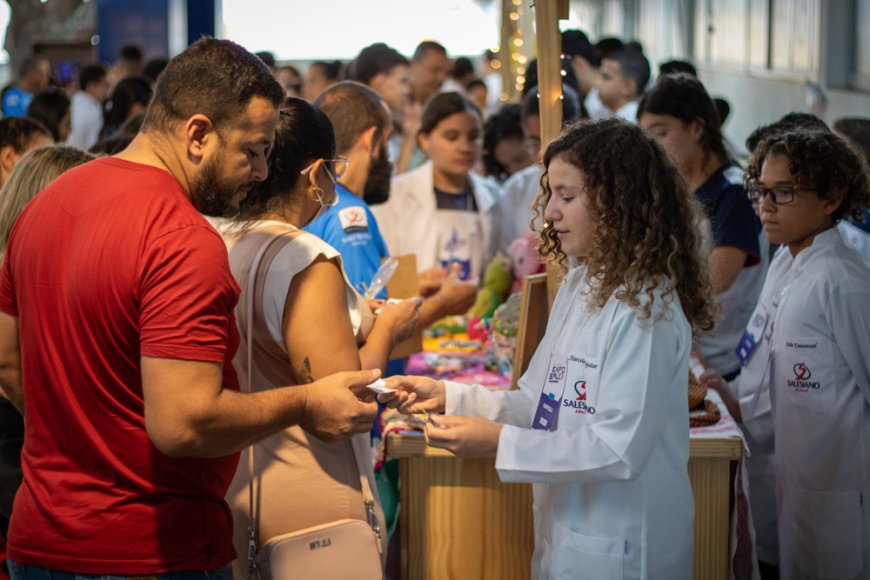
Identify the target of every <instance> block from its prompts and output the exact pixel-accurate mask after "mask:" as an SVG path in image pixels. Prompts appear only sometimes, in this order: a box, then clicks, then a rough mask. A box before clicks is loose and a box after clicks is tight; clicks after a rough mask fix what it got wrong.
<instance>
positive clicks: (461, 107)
mask: <svg viewBox="0 0 870 580" xmlns="http://www.w3.org/2000/svg"><path fill="white" fill-rule="evenodd" d="M482 137H483V128H482V121H481V115H480V111H479V110H478V109H477V107H475V106H474V104H473V103H472V102H471V101H469V100H468V98H466V97H465V96H463V95H461V94H459V93H441V94H438V95H436V96H434V97H433V98H432V99H431V100H430V101H429V103H428V104H427V105H426V108H425V110H424V111H423V118H422V121H421V127H420V133H419V136H418V139H419V141H420V146H421V147H422V149H423V150H424V151H425V152H426V154H427V155H428V156H429V158H430V161H428V162H427V163H425V164H423V165H421V166H420V167H418V168H417V169H415V170H414V171H411V172H409V173H406V174H403V175H399V176H397V177H395V178H393V182H392V185H391V188H390V199H389V200H388V201H387V203H385V204H383V205H379V206H376V207H375V208H373V210H374V213H375V216H376V217H377V218H378V222H379V223H380V224H381V225H382V227H383V232H384V238H385V239H386V241H387V247H389V248H390V251H392V252H393V253H394V254H416V256H417V265H418V267H419V268H421V269H427V268H451V269H452V268H458V269H459V271H460V277H461V278H462V279H464V280H468V279H471V280H474V279H479V278H482V277H483V270H484V268H486V266H487V264H488V263H489V261H490V259H492V257H493V255H494V254H495V252H496V250H497V249H498V243H497V239H498V235H499V231H500V221H501V220H500V214H499V211H498V201H499V195H498V191H497V190H496V188H495V186H494V185H492V184H491V183H489V182H487V181H486V180H484V179H483V178H482V177H480V176H479V175H476V174H475V173H473V172H472V167H474V164H475V163H477V160H478V157H479V156H480V148H481V140H482Z"/></svg>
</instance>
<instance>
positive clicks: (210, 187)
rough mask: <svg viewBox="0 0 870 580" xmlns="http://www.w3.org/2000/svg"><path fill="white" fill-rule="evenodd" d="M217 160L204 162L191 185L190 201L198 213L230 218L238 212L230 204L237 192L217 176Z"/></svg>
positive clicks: (237, 209)
mask: <svg viewBox="0 0 870 580" xmlns="http://www.w3.org/2000/svg"><path fill="white" fill-rule="evenodd" d="M217 165H218V164H217V160H216V159H212V160H211V161H208V162H206V164H205V165H204V166H203V168H202V171H201V172H200V174H199V176H198V177H197V178H196V179H195V180H194V181H193V183H192V184H191V196H190V197H191V199H192V200H193V205H194V207H196V209H198V210H199V212H200V213H202V214H205V215H207V216H212V217H232V216H234V215H236V214H237V213H238V211H239V208H238V207H235V206H234V205H233V203H232V200H233V197H235V195H236V193H237V192H238V191H239V189H238V188H233V187H231V186H230V184H228V183H227V182H226V180H224V179H223V178H222V177H221V176H220V175H218V169H217Z"/></svg>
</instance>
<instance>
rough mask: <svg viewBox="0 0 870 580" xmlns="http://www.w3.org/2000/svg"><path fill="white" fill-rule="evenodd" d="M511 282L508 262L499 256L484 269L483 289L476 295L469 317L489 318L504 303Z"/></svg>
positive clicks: (511, 277) (511, 275)
mask: <svg viewBox="0 0 870 580" xmlns="http://www.w3.org/2000/svg"><path fill="white" fill-rule="evenodd" d="M512 282H513V274H512V272H511V263H510V261H509V260H508V259H507V258H506V257H504V256H502V255H501V254H498V255H496V257H495V258H493V259H492V261H491V262H490V263H489V266H487V267H486V273H485V274H484V278H483V288H481V289H480V290H479V291H478V293H477V300H475V302H474V305H473V306H472V307H471V309H470V310H469V311H468V314H469V316H476V317H478V318H489V317H490V316H492V313H493V312H495V309H496V308H498V306H499V305H500V304H501V303H502V302H504V299H505V297H506V296H507V293H508V290H510V287H511V283H512Z"/></svg>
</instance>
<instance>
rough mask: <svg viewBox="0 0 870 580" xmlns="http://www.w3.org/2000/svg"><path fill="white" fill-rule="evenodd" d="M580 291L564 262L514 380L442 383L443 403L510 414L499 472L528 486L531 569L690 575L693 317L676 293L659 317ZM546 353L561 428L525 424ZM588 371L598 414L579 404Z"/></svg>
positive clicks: (580, 273) (607, 575)
mask: <svg viewBox="0 0 870 580" xmlns="http://www.w3.org/2000/svg"><path fill="white" fill-rule="evenodd" d="M587 289H588V284H587V283H586V280H585V267H582V266H581V267H579V268H575V269H573V270H571V271H570V272H569V274H568V277H567V280H566V282H565V284H564V286H563V287H562V288H561V289H560V290H559V293H558V294H557V296H556V301H555V303H554V305H553V310H552V312H551V314H550V320H549V323H548V325H547V332H546V335H545V336H544V338H543V340H542V342H541V344H540V346H539V347H538V349H537V350H536V351H535V354H534V356H533V358H532V360H531V363H530V365H529V369H528V371H527V372H526V373H525V374H524V375H523V376H522V378H521V379H520V381H519V389H518V390H516V391H501V392H490V391H488V390H487V389H485V388H483V387H481V386H473V387H469V386H467V385H460V384H457V383H447V390H446V401H447V408H446V412H447V413H448V414H452V415H478V416H483V417H486V418H488V419H491V420H495V421H499V422H502V423H505V424H506V426H505V427H504V428H503V429H502V432H501V437H500V439H499V444H498V454H497V457H496V468H497V469H498V472H499V475H500V477H501V479H502V480H503V481H505V482H531V483H533V484H535V485H534V513H535V553H534V557H533V561H532V577H533V578H537V579H550V578H554V579H555V578H559V579H561V578H565V579H568V578H570V579H572V580H576V579H580V580H583V579H588V580H610V579H622V578H650V579H658V578H660V579H663V580H674V579H684V578H690V577H691V573H692V542H693V528H692V522H693V518H694V501H693V498H692V489H691V486H690V484H689V478H688V475H687V464H688V460H689V418H688V406H687V404H686V401H687V376H688V361H689V351H690V348H691V344H692V338H691V330H690V327H689V324H688V322H687V321H686V319H685V317H684V316H683V313H682V310H681V308H680V305H679V301H678V300H677V299H676V298H674V302H673V303H671V304H670V305H669V306H668V307H667V309H668V312H667V313H666V318H665V319H664V320H662V321H659V322H656V323H655V324H651V323H650V321H649V320H646V321H639V320H638V315H639V312H638V311H637V310H635V309H632V308H631V307H629V306H628V304H626V303H625V302H623V301H619V300H617V299H615V298H613V297H611V299H610V300H609V301H608V302H607V304H605V306H604V307H603V308H602V309H601V310H598V311H593V312H590V311H589V310H587V302H586V296H585V295H584V291H586V290H587ZM656 303H657V304H656V306H658V307H659V310H660V309H661V306H662V302H661V299H660V293H659V292H656ZM554 353H555V354H556V356H559V357H563V356H567V357H569V359H568V360H569V362H568V373H567V379H568V380H567V383H566V390H565V394H564V398H563V406H562V407H561V410H560V413H559V417H558V423H557V425H558V428H557V430H556V431H553V432H548V431H539V430H532V429H530V428H529V427H530V425H531V422H532V419H533V417H534V414H535V411H536V408H537V403H538V400H539V397H540V394H541V392H542V387H543V385H544V381H545V377H546V376H547V371H548V369H549V365H550V357H551V355H553V354H554ZM579 378H582V379H583V380H579ZM584 380H585V389H584V390H583V393H582V394H583V395H584V396H585V402H586V404H587V405H588V406H590V407H593V408H594V412H592V411H591V410H590V409H588V408H586V409H584V412H581V410H580V409H578V408H577V406H576V403H577V402H579V401H580V400H581V397H580V396H579V395H580V394H581V391H580V390H577V385H578V384H580V383H583V381H584ZM572 405H574V406H572Z"/></svg>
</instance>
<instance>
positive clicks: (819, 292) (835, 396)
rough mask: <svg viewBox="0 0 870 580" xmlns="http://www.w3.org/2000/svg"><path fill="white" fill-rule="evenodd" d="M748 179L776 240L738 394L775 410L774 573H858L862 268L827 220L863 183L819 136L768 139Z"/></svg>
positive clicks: (744, 407) (741, 350)
mask: <svg viewBox="0 0 870 580" xmlns="http://www.w3.org/2000/svg"><path fill="white" fill-rule="evenodd" d="M748 174H749V177H750V185H749V189H748V192H749V195H750V197H751V199H753V201H754V202H755V203H756V204H757V206H758V208H759V213H760V216H761V220H762V224H763V226H764V229H765V232H766V233H767V235H768V237H769V238H770V241H771V242H773V243H780V244H783V245H784V247H783V248H782V249H781V250H780V251H779V252H778V253H777V255H776V257H775V258H774V260H773V263H772V264H771V266H770V271H769V273H768V277H767V280H766V281H765V287H764V290H763V291H762V300H761V301H760V302H759V305H758V307H757V308H756V311H755V313H754V314H753V317H752V322H750V328H747V332H746V334H745V335H744V340H742V341H741V345H740V347H738V356H741V358H742V359H743V360H745V363H744V371H751V372H746V376H745V377H744V376H741V377H740V385H739V386H740V390H739V392H738V395H737V396H739V397H740V398H741V400H740V401H739V408H740V412H741V414H742V415H743V418H744V419H746V418H747V417H748V418H753V417H757V416H758V415H759V413H760V412H761V411H762V410H763V409H764V408H766V407H768V406H769V408H771V409H772V412H773V436H772V437H770V438H769V439H770V443H771V445H770V446H769V447H772V448H773V449H774V451H773V465H774V474H775V479H776V481H775V494H776V512H777V528H778V540H779V572H780V577H781V578H786V579H791V578H867V577H868V575H870V518H868V511H867V509H866V508H865V507H864V497H865V496H867V494H868V493H870V476H868V470H870V406H868V403H870V358H868V345H870V270H868V269H867V267H866V265H865V264H864V263H863V262H862V259H861V256H860V255H859V254H858V253H856V252H855V251H853V250H852V249H850V248H849V247H848V246H847V245H846V244H845V243H844V240H843V238H842V236H841V235H840V233H839V232H838V231H837V228H836V227H835V225H836V223H837V221H839V220H840V219H841V218H843V217H845V216H847V215H849V214H854V213H856V212H860V208H861V207H862V206H865V205H867V203H868V200H870V184H868V179H867V175H866V173H865V169H864V165H863V164H862V163H861V161H860V159H859V158H858V157H857V155H856V154H855V153H854V152H853V151H851V150H850V149H849V148H848V146H847V145H846V143H845V142H844V141H843V140H842V139H840V138H839V137H837V136H835V135H833V134H832V133H830V132H828V131H812V132H810V131H797V132H792V133H779V134H774V135H773V136H771V137H769V138H767V139H766V140H764V141H762V142H761V144H760V145H759V146H758V147H757V148H756V150H755V152H754V153H753V156H752V160H751V161H750V166H749V168H748ZM753 369H754V370H753ZM705 378H706V382H707V383H708V384H710V385H711V386H714V387H716V388H718V389H719V390H720V391H721V392H723V394H724V398H725V399H726V403H727V402H728V400H729V398H730V399H731V400H732V401H734V395H732V394H731V393H730V391H729V389H728V388H727V387H725V386H724V384H719V385H718V386H717V385H716V384H715V383H717V382H720V383H721V379H719V378H718V377H715V376H713V377H709V376H708V377H705ZM753 379H754V380H753ZM762 388H769V392H764V390H762ZM753 392H754V393H755V396H754V397H751V398H750V397H747V396H746V395H747V394H749V393H753ZM768 393H769V402H768V397H767V395H768ZM733 404H734V403H733V402H732V405H733ZM753 493H755V490H754V489H753V490H750V494H753Z"/></svg>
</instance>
